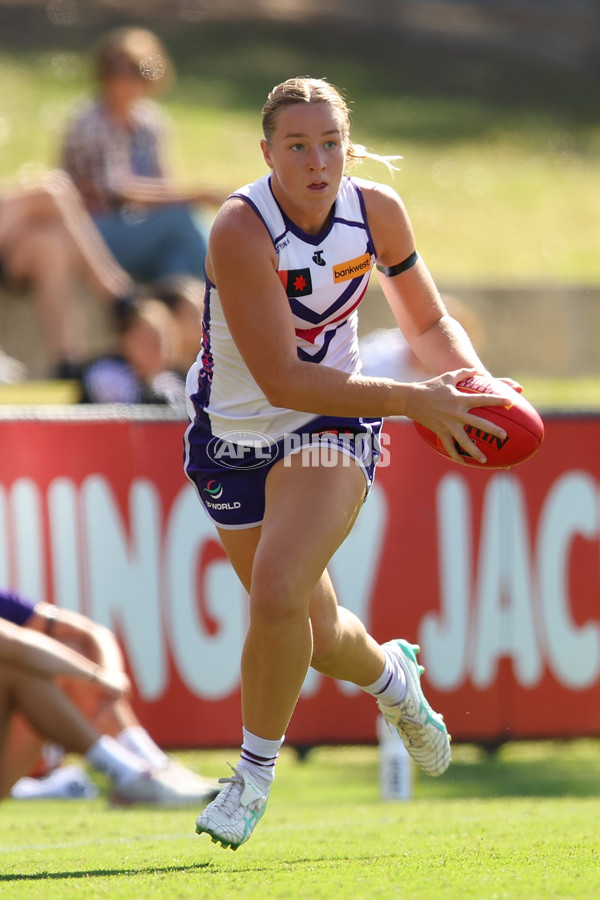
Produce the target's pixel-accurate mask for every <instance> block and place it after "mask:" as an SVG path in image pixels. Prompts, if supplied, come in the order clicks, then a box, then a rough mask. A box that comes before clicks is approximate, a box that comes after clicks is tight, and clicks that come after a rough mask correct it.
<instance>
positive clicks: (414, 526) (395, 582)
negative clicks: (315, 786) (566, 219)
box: [0, 411, 600, 748]
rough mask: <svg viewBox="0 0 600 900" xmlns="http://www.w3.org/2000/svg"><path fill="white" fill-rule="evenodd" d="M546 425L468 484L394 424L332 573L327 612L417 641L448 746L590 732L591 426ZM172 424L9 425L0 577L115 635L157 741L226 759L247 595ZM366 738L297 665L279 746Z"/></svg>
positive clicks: (599, 705)
mask: <svg viewBox="0 0 600 900" xmlns="http://www.w3.org/2000/svg"><path fill="white" fill-rule="evenodd" d="M545 424H546V439H545V442H544V445H543V447H542V449H541V450H540V451H539V453H538V454H537V455H536V456H535V457H533V459H531V460H529V461H528V462H526V463H524V464H523V465H521V466H518V467H516V468H514V469H511V470H506V471H505V470H495V471H490V472H485V471H481V470H474V469H470V468H467V467H464V466H458V465H455V464H454V463H451V462H448V461H445V460H444V459H443V458H442V457H441V456H439V455H438V454H436V453H434V452H433V451H432V450H431V449H430V448H428V447H427V446H426V445H425V444H424V443H423V442H422V441H421V439H420V438H419V437H418V435H417V434H416V432H415V430H414V428H413V427H412V425H411V424H410V423H409V422H405V421H401V420H398V421H391V422H389V423H388V424H387V425H386V429H385V431H386V438H385V447H384V449H385V453H384V462H383V464H382V465H381V466H380V468H379V470H378V474H377V479H376V484H375V487H374V489H373V491H372V493H371V496H370V497H369V499H368V501H367V503H366V504H365V506H364V508H363V510H362V512H361V514H360V516H359V519H358V521H357V523H356V526H355V528H354V530H353V532H352V534H351V535H350V536H349V538H348V539H347V541H346V542H345V544H344V545H343V547H342V548H341V549H340V550H339V551H338V553H337V554H336V556H335V557H334V559H333V561H332V564H331V574H332V578H333V580H334V583H335V585H336V589H337V592H338V595H339V599H340V603H341V604H342V605H344V606H347V607H349V608H351V609H352V610H353V611H355V612H356V613H358V615H359V616H360V617H361V618H362V619H363V621H365V623H366V624H367V626H368V627H369V629H370V631H371V632H372V633H373V635H374V636H375V637H376V638H377V639H379V640H382V641H383V640H387V639H389V638H392V637H400V636H402V637H406V638H408V639H410V640H413V641H414V642H416V643H419V644H420V645H421V648H422V652H421V661H422V662H423V663H424V665H425V667H426V673H425V676H424V679H425V683H426V691H427V694H428V697H429V698H430V699H431V701H432V703H433V705H434V706H435V707H436V708H437V709H439V710H440V711H442V712H443V713H444V715H445V718H446V721H447V723H448V726H449V729H450V731H451V732H452V734H453V737H454V739H455V740H458V741H477V742H486V743H496V742H500V741H503V740H507V739H509V738H524V737H569V736H578V735H598V734H600V596H599V571H598V570H599V565H600V552H599V550H600V547H599V542H600V503H599V481H600V458H599V455H598V451H597V448H596V442H598V441H599V440H600V418H598V417H596V416H594V415H591V414H586V415H583V414H582V415H573V416H561V415H547V416H546V417H545ZM184 429H185V423H184V422H182V421H180V420H174V419H169V418H167V419H165V420H162V421H154V420H152V419H147V418H145V417H142V416H141V415H140V414H138V415H136V417H134V418H127V417H126V415H125V413H121V414H120V415H117V416H116V417H112V418H109V417H108V416H106V415H102V414H100V413H98V412H97V411H96V413H95V414H91V413H89V414H87V415H79V416H77V415H76V414H75V413H74V412H69V413H68V414H67V413H66V412H65V413H64V415H63V414H61V413H60V411H55V412H54V413H53V414H52V415H50V414H48V413H46V414H40V413H38V414H36V415H35V417H34V416H30V417H23V416H20V417H19V416H14V417H12V418H11V417H10V416H8V415H6V414H4V416H3V418H2V419H1V420H0V459H1V467H0V583H1V584H2V585H5V586H8V587H12V588H16V589H18V590H20V591H21V592H22V593H23V594H25V595H26V596H28V597H31V598H33V599H44V600H48V601H51V602H52V601H53V602H56V603H57V604H58V605H61V606H65V607H67V608H71V609H75V610H79V611H82V612H84V613H86V614H88V615H90V616H92V617H93V618H94V619H96V620H98V621H100V622H103V623H104V624H106V625H108V626H109V627H111V628H112V629H113V630H114V631H115V632H116V633H117V635H118V637H119V640H120V642H121V644H122V646H123V649H124V652H125V655H126V659H127V663H128V667H129V670H130V674H131V676H132V679H133V682H134V704H135V706H136V709H137V711H138V713H139V715H140V718H141V719H142V721H143V722H144V723H145V724H147V726H148V727H149V728H150V730H151V732H152V734H153V735H154V736H155V737H156V739H157V740H158V741H159V742H161V743H162V744H164V746H166V747H173V748H175V747H216V746H229V745H233V746H237V745H238V744H239V742H240V731H241V728H240V712H239V706H240V704H239V657H240V653H241V648H242V644H243V640H244V634H245V629H246V627H247V608H246V602H247V601H246V596H245V594H244V592H243V590H242V588H241V587H240V585H239V584H238V582H237V579H236V578H235V576H234V575H233V572H232V570H231V568H230V566H229V564H228V563H227V561H226V559H225V557H224V554H223V552H222V550H221V548H220V546H219V544H218V542H217V540H216V534H215V532H214V529H213V526H212V525H211V523H210V521H209V520H208V518H207V517H206V515H205V514H204V512H203V510H202V508H201V506H200V504H199V501H198V499H197V497H196V495H195V491H194V488H193V487H192V486H191V485H190V484H189V483H188V482H187V481H186V479H185V477H184V475H183V471H182V437H183V432H184ZM374 739H375V706H374V704H373V701H372V699H371V698H369V697H367V696H365V695H364V694H362V693H361V692H360V691H359V690H357V689H356V688H354V687H353V686H352V685H348V684H340V683H337V682H331V681H329V680H328V679H326V678H324V677H323V676H319V675H317V674H316V673H311V674H309V677H308V678H307V680H306V683H305V686H304V689H303V692H302V696H301V699H300V701H299V704H298V707H297V709H296V712H295V714H294V718H293V720H292V724H291V726H290V729H289V732H288V741H289V743H290V744H294V745H297V746H301V745H311V744H317V743H342V742H370V741H373V740H374Z"/></svg>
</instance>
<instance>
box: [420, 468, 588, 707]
mask: <svg viewBox="0 0 600 900" xmlns="http://www.w3.org/2000/svg"><path fill="white" fill-rule="evenodd" d="M437 507H438V509H437V518H438V537H439V554H440V600H441V610H440V612H439V613H429V614H428V615H426V616H425V617H424V618H423V619H422V621H421V629H420V635H419V639H420V642H421V644H422V647H423V650H424V657H426V664H427V675H428V678H429V680H430V681H431V683H432V684H433V685H435V686H436V687H437V688H439V689H441V690H448V691H450V690H453V689H454V688H457V687H459V686H460V685H461V684H463V683H464V682H465V681H466V679H467V678H469V679H470V680H471V681H472V682H473V684H474V685H475V686H476V687H479V688H481V689H483V688H486V687H488V686H489V685H490V684H491V683H492V682H493V681H494V678H495V676H496V671H497V666H498V662H499V660H500V659H501V658H503V657H506V658H509V659H510V660H511V661H512V665H513V670H514V673H515V677H516V679H517V681H518V682H519V683H520V684H521V685H522V686H523V687H526V688H533V687H535V686H536V685H537V684H538V683H539V681H540V679H541V678H542V675H543V672H544V666H545V665H546V666H547V667H548V669H549V670H550V671H551V672H552V674H553V675H554V676H555V677H556V679H557V680H558V682H559V683H561V684H562V685H564V686H565V687H567V688H570V689H579V690H582V689H584V688H586V687H589V686H591V685H592V684H594V683H595V682H596V680H597V679H598V675H599V674H600V622H599V621H598V620H595V621H588V622H586V623H584V624H577V623H576V622H575V621H574V618H573V616H572V614H571V608H570V599H569V590H568V575H569V567H570V553H571V545H572V542H573V540H574V538H575V537H577V536H583V537H585V538H587V539H594V540H597V539H598V537H599V531H600V524H599V506H598V486H597V485H596V484H595V482H594V480H593V479H592V478H591V476H590V475H589V474H587V473H585V472H579V471H570V472H565V473H564V474H562V475H561V476H560V477H559V478H558V479H557V480H556V481H555V483H554V484H553V485H552V487H551V489H550V491H549V492H548V495H547V496H546V498H545V502H544V505H543V508H542V512H541V516H540V521H539V525H538V529H537V535H536V536H535V537H536V540H535V543H534V538H533V536H532V534H531V529H530V527H529V526H528V522H527V511H526V505H525V500H524V497H523V491H522V488H521V485H520V483H519V481H518V480H517V479H516V478H514V477H513V476H511V475H506V474H501V475H498V476H495V477H494V478H492V479H490V481H489V482H488V485H487V487H486V492H485V498H484V504H483V510H482V518H481V530H480V534H479V548H478V553H477V557H476V566H475V567H473V565H472V564H471V559H470V554H471V552H472V546H471V544H472V541H473V536H472V527H471V516H470V506H469V494H468V487H467V484H466V482H465V480H464V479H462V478H461V477H460V476H457V475H449V476H447V477H445V478H443V479H442V480H441V481H440V484H439V485H438V491H437ZM472 572H474V573H475V574H474V581H473V582H472V581H471V577H472V575H471V573H472ZM597 574H598V573H597V572H595V573H594V576H595V577H596V579H597ZM598 618H600V609H599V616H598Z"/></svg>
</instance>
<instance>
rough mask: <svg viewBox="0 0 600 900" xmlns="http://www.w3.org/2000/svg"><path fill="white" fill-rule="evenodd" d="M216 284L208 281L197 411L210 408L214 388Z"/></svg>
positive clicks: (203, 320) (195, 397)
mask: <svg viewBox="0 0 600 900" xmlns="http://www.w3.org/2000/svg"><path fill="white" fill-rule="evenodd" d="M211 288H214V284H213V283H212V282H211V281H209V279H208V278H207V279H206V286H205V288H204V311H203V313H202V356H201V360H202V367H201V368H199V370H198V384H197V387H196V391H195V393H194V394H193V395H192V397H191V399H192V401H193V403H194V406H195V407H196V409H198V408H202V409H204V407H206V406H208V401H209V399H210V389H211V387H212V379H213V367H214V359H213V355H212V353H211V349H210V291H211Z"/></svg>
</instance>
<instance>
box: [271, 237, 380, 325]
mask: <svg viewBox="0 0 600 900" xmlns="http://www.w3.org/2000/svg"><path fill="white" fill-rule="evenodd" d="M365 252H366V251H365ZM369 271H370V270H369ZM364 277H365V276H364V275H359V276H358V278H353V279H352V281H349V282H348V287H347V288H346V289H345V290H344V291H342V293H341V294H340V296H339V297H338V298H337V300H335V301H334V302H333V303H332V304H331V306H328V307H327V309H326V310H324V311H323V312H317V311H316V310H314V309H310V308H309V307H308V306H305V305H304V303H302V301H301V300H299V299H298V298H297V297H288V301H289V304H290V309H291V310H292V312H293V314H294V315H295V316H298V318H299V319H304V321H305V322H312V323H313V324H315V325H322V324H323V325H324V326H325V327H327V325H328V324H329V325H330V324H331V322H329V323H327V322H325V323H324V322H323V319H328V318H329V316H330V315H331V314H332V313H334V312H337V310H338V309H341V308H342V307H343V306H345V305H346V303H348V301H349V300H350V298H351V297H352V295H353V294H354V293H356V291H357V290H358V289H359V287H360V282H361V281H362V279H363V278H364ZM366 290H367V287H366V285H365V289H364V291H363V292H362V294H361V295H360V297H359V299H358V301H357V302H356V303H355V304H354V306H353V307H352V309H349V310H348V313H347V315H348V316H349V315H350V313H351V312H352V310H353V309H355V308H356V306H358V304H359V303H360V301H361V300H362V298H363V297H364V295H365V292H366ZM300 331H308V329H300Z"/></svg>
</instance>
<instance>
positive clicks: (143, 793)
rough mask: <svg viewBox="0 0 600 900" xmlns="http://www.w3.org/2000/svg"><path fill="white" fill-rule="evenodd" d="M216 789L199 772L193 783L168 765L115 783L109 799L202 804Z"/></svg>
mask: <svg viewBox="0 0 600 900" xmlns="http://www.w3.org/2000/svg"><path fill="white" fill-rule="evenodd" d="M190 774H191V773H190ZM218 791H219V787H218V785H217V784H215V783H214V782H210V781H209V780H208V779H205V778H200V776H198V780H197V781H195V782H194V783H191V779H188V780H187V781H186V782H185V783H184V782H183V779H182V778H181V777H180V776H173V774H172V773H171V772H170V771H169V769H162V770H160V769H159V770H148V771H147V772H142V774H141V775H139V776H138V777H137V778H134V779H133V780H132V781H128V782H126V783H125V784H124V785H120V786H115V788H114V789H113V792H112V795H111V803H114V804H115V805H117V806H131V805H132V804H145V805H152V806H162V807H165V808H167V809H176V808H179V807H184V806H196V805H197V804H202V805H204V804H206V803H208V801H209V800H211V799H212V798H213V797H214V796H215V794H217V793H218Z"/></svg>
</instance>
